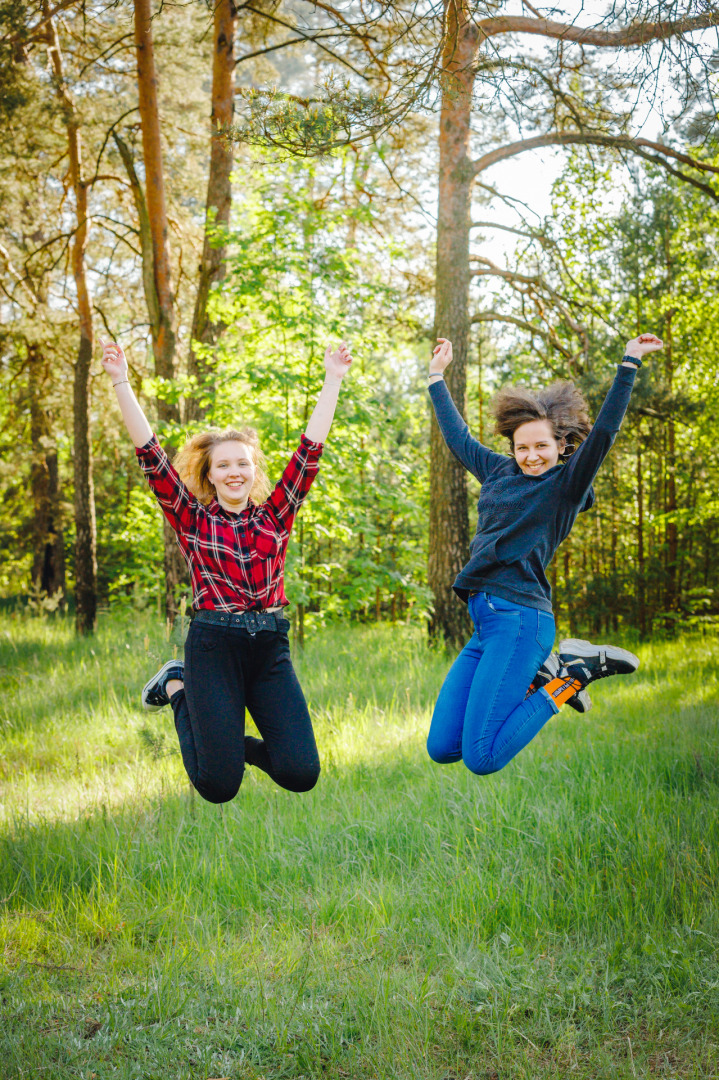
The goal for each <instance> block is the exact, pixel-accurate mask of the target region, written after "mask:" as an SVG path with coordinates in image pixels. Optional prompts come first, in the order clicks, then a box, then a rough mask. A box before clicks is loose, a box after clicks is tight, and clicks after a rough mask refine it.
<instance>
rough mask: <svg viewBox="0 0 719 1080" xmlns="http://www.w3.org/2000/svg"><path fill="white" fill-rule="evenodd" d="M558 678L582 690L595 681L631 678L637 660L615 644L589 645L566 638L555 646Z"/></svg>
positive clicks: (637, 658)
mask: <svg viewBox="0 0 719 1080" xmlns="http://www.w3.org/2000/svg"><path fill="white" fill-rule="evenodd" d="M559 663H560V664H561V671H560V674H561V675H567V676H569V678H572V679H576V680H577V682H578V683H579V684H580V685H581V687H582V690H583V689H584V688H585V687H586V686H589V684H590V683H593V682H596V681H597V679H608V678H609V677H610V676H612V675H633V674H634V672H635V671H636V670H637V668H638V667H639V657H638V656H635V655H634V653H632V652H629V649H620V647H619V646H618V645H592V643H591V641H582V640H581V638H566V639H565V640H564V641H560V643H559Z"/></svg>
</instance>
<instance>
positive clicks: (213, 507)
mask: <svg viewBox="0 0 719 1080" xmlns="http://www.w3.org/2000/svg"><path fill="white" fill-rule="evenodd" d="M254 508H255V504H254V503H253V501H252V499H248V500H247V506H246V507H245V509H244V510H240V512H239V514H233V513H232V511H231V510H225V508H224V506H222V505H221V503H219V502H218V501H217V499H215V498H213V499H210V501H209V502H208V503H207V512H208V513H209V514H215V515H219V516H220V517H225V518H229V520H230V521H239V520H240V518H241V517H243V515H244V514H246V513H248V511H250V510H254Z"/></svg>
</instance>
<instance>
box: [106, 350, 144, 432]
mask: <svg viewBox="0 0 719 1080" xmlns="http://www.w3.org/2000/svg"><path fill="white" fill-rule="evenodd" d="M100 344H101V345H102V366H103V367H104V369H105V371H106V372H107V374H108V375H109V376H110V378H111V379H112V385H113V386H114V388H115V395H116V397H117V403H118V405H119V406H120V412H121V413H122V419H123V420H124V421H125V427H126V428H127V433H128V435H129V436H130V438H131V439H132V441H133V442H134V444H135V446H137V447H140V446H146V445H147V443H149V441H150V439H151V438H152V428H151V427H150V424H149V423H148V420H147V417H146V416H145V414H144V412H143V411H142V408H141V406H140V402H139V401H138V400H137V398H136V397H135V391H134V390H133V389H132V386H131V385H130V380H129V379H128V377H127V372H128V367H127V360H126V359H125V353H124V352H123V350H122V346H121V345H117V344H115V342H114V341H103V340H102V338H100Z"/></svg>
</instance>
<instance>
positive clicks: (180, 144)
mask: <svg viewBox="0 0 719 1080" xmlns="http://www.w3.org/2000/svg"><path fill="white" fill-rule="evenodd" d="M0 21H1V29H0V91H1V100H2V105H1V107H0V291H1V295H0V316H1V322H2V325H1V326H0V410H1V412H2V444H1V445H2V453H1V459H0V489H1V491H2V501H1V506H0V547H1V549H2V560H1V564H0V593H1V595H2V597H3V598H4V602H5V603H6V604H10V605H15V604H17V603H29V604H30V606H31V607H35V608H39V609H41V610H43V611H53V610H55V609H57V608H58V607H61V606H64V605H69V606H70V608H71V610H72V611H73V612H74V615H75V620H76V626H77V629H78V631H79V632H81V633H91V632H92V631H93V630H94V627H95V623H96V617H97V612H98V610H99V609H101V608H103V607H106V606H108V605H110V606H123V605H126V606H130V607H133V608H136V607H141V608H142V607H148V608H150V609H152V610H155V609H157V610H158V611H159V612H164V613H165V614H166V615H167V617H168V618H170V619H172V618H174V616H175V614H176V612H177V610H178V607H179V606H180V605H181V601H182V597H183V596H186V595H187V593H188V587H187V584H186V578H185V575H184V570H183V567H182V565H181V564H178V555H177V552H176V549H175V546H174V544H173V542H172V537H171V536H168V534H167V531H166V530H165V531H164V532H163V525H162V521H161V516H160V514H159V511H158V510H157V509H156V507H155V506H154V503H153V500H152V498H151V496H150V494H149V492H148V490H147V488H146V486H145V485H144V481H143V479H142V476H141V473H140V471H139V469H138V467H137V465H136V463H135V455H134V450H133V447H132V445H131V443H130V441H129V439H128V438H127V436H126V435H125V433H124V430H123V429H122V426H121V420H120V415H119V411H118V409H117V407H116V405H115V403H114V398H113V393H112V389H111V387H110V384H109V381H108V380H107V378H106V377H105V376H104V375H103V373H102V371H101V368H100V364H99V347H98V338H99V337H111V338H114V339H116V340H118V341H120V342H121V344H122V345H123V347H124V348H125V351H126V353H127V355H128V358H129V360H130V365H131V379H132V381H133V384H134V386H135V389H136V391H137V392H138V394H139V396H140V398H141V400H142V402H143V405H144V406H145V407H146V409H147V411H148V415H149V416H150V417H151V419H152V423H153V424H154V426H155V427H156V430H157V432H158V434H159V436H160V438H161V440H162V441H163V443H164V445H165V446H166V447H167V448H168V451H169V452H170V453H172V452H174V449H176V448H177V447H178V446H179V445H181V443H182V441H183V439H184V437H185V435H186V434H187V433H188V432H191V431H192V430H196V429H198V428H200V427H202V426H206V425H208V424H213V425H225V424H230V423H232V424H235V423H237V422H249V423H251V424H252V425H254V426H255V427H256V428H257V429H258V431H259V432H260V434H261V437H262V440H263V444H264V447H265V450H266V454H267V457H268V461H269V465H270V475H271V476H273V477H277V476H279V474H280V472H281V470H282V467H283V464H284V462H285V460H286V459H287V458H288V456H289V455H290V453H291V452H292V450H293V449H294V446H295V444H296V442H297V440H298V437H299V434H300V432H301V431H302V429H303V424H304V422H305V420H306V418H307V416H308V410H309V409H311V406H312V403H313V399H314V396H315V395H316V393H317V391H318V389H319V386H320V384H321V380H322V374H323V366H322V355H323V352H324V347H325V344H326V343H327V342H328V341H336V340H338V339H340V338H345V339H346V340H347V341H348V342H350V344H351V346H352V349H353V351H354V355H355V357H356V364H355V369H354V370H353V373H352V377H351V378H350V379H349V380H348V381H347V383H346V385H345V387H344V388H343V392H342V397H341V401H340V406H339V409H338V415H337V418H336V421H335V424H334V427H333V430H332V433H331V436H330V440H329V442H328V445H327V449H326V451H325V455H324V457H323V467H322V470H321V473H320V477H319V479H318V481H317V485H316V488H315V489H314V490H313V492H312V495H311V498H310V499H309V501H308V502H307V504H306V505H305V507H304V509H303V511H302V514H301V516H300V518H299V519H298V523H297V525H296V529H295V534H294V539H293V542H292V543H291V545H290V551H289V555H288V595H289V596H290V598H291V600H292V613H293V618H294V621H295V631H296V634H297V636H298V638H299V640H300V641H302V640H303V637H304V629H305V626H306V625H308V626H309V625H316V624H321V623H323V622H325V621H327V620H331V619H336V618H343V619H352V620H359V621H364V622H367V621H393V622H394V621H410V620H413V621H414V620H418V621H420V622H425V621H429V625H430V629H431V630H432V632H433V633H435V634H436V635H439V636H443V637H444V638H445V639H446V640H447V641H449V642H456V641H460V640H461V639H462V637H463V636H464V633H465V623H464V620H465V619H466V614H465V611H464V609H463V606H462V605H461V604H459V603H458V602H457V601H456V599H455V598H454V596H453V594H452V593H451V590H450V588H449V586H450V584H451V581H452V580H453V577H454V574H455V573H456V572H457V570H458V568H459V567H460V566H461V565H462V563H463V561H465V559H466V554H467V551H468V547H469V540H470V538H471V534H472V530H473V524H472V518H473V504H474V502H475V500H476V497H477V494H478V489H477V487H476V485H474V483H473V482H472V481H471V478H470V479H469V481H468V478H467V476H466V474H464V473H463V472H462V470H461V468H460V467H458V465H457V463H456V462H454V461H453V460H452V459H451V458H450V457H449V455H448V454H447V453H446V451H445V449H444V447H443V446H442V444H441V440H440V439H439V436H438V432H437V429H436V426H435V425H434V423H433V422H432V421H431V417H430V411H429V407H428V401H427V396H426V391H425V372H426V365H427V358H428V355H429V351H430V348H431V343H432V340H433V338H434V337H435V336H437V335H438V334H441V335H442V336H447V337H450V338H452V340H453V341H454V343H455V356H456V360H455V363H454V364H453V365H452V368H451V369H450V372H449V375H448V382H449V385H450V389H451V391H452V393H453V395H454V397H455V400H456V401H458V402H459V403H460V404H461V403H464V411H465V414H466V416H467V420H468V422H469V424H470V427H471V428H472V430H473V431H474V432H475V433H476V434H477V435H478V436H479V437H480V438H482V439H483V440H485V441H487V442H488V443H489V444H490V445H493V446H494V447H495V448H496V449H500V450H504V449H506V448H505V447H504V446H503V445H502V443H501V442H500V441H498V440H496V439H495V438H494V436H493V434H492V425H491V417H490V412H489V402H490V399H491V396H492V394H493V393H494V392H495V390H496V389H497V388H498V387H499V386H500V385H501V384H502V383H503V382H505V381H508V380H512V381H519V380H521V381H524V382H527V383H529V384H532V385H541V384H544V383H546V382H549V381H551V380H553V379H556V378H568V377H569V378H573V379H575V380H576V381H577V382H578V383H579V384H580V385H581V387H582V389H583V390H584V392H585V393H586V395H587V397H588V398H589V400H590V402H591V406H592V410H593V412H595V413H596V410H597V409H598V408H599V406H600V404H601V401H602V398H603V395H604V393H605V392H606V389H607V387H608V385H609V382H610V380H611V378H612V374H613V365H614V363H616V362H617V361H618V360H619V359H620V358H621V355H622V349H623V345H624V343H625V341H626V340H627V339H628V338H629V337H633V336H634V335H635V334H636V333H638V332H640V331H642V330H649V331H653V332H655V333H658V334H660V335H661V336H662V337H663V338H664V340H665V342H666V349H665V351H664V353H662V354H660V355H659V356H658V357H656V358H652V361H651V362H650V363H648V364H647V365H646V366H645V367H644V369H643V370H642V371H641V373H640V374H639V376H638V380H637V382H638V386H637V390H636V391H635V395H634V398H633V400H632V405H631V409H630V413H629V416H628V418H627V421H626V423H625V426H624V428H623V431H622V433H621V436H620V438H619V440H618V442H617V445H616V447H615V449H614V451H613V453H612V455H611V457H610V459H609V460H608V462H607V463H606V465H605V467H604V469H603V472H602V474H601V476H600V478H599V481H598V484H597V494H598V499H597V506H596V508H595V509H594V510H592V511H591V512H589V513H587V514H585V515H582V518H581V520H580V522H579V523H578V525H577V527H576V528H575V530H574V532H573V534H572V537H571V538H570V540H568V541H567V542H566V543H565V544H564V545H563V546H562V548H561V549H560V551H559V553H558V556H557V558H556V559H555V561H554V563H553V565H552V567H551V569H550V575H551V580H552V584H553V588H554V591H555V604H556V609H557V614H558V619H559V623H560V627H569V626H571V627H572V629H573V630H574V631H575V632H580V631H582V630H584V631H586V632H593V633H600V632H601V633H604V632H617V631H619V630H623V631H627V630H631V631H635V632H636V633H637V634H639V635H641V636H645V637H646V636H649V635H656V634H658V633H661V634H672V633H673V632H674V631H675V630H676V629H678V628H689V627H710V626H714V625H715V624H716V621H717V619H719V593H718V592H717V588H718V584H719V582H718V575H719V560H718V559H717V557H716V556H717V545H718V544H719V533H718V516H719V515H718V513H717V510H718V508H719V496H717V491H716V484H717V469H716V465H715V460H716V449H715V443H716V430H717V420H718V419H719V417H718V415H717V414H718V411H719V384H718V382H717V375H716V369H717V339H716V333H715V327H716V326H717V321H718V312H717V306H718V304H719V300H718V299H717V295H718V294H717V287H716V286H717V250H718V246H719V175H718V174H719V147H718V146H717V119H716V117H717V113H716V106H715V97H714V95H715V92H716V87H717V59H718V58H719V51H718V50H717V35H716V27H717V25H719V8H716V7H715V6H713V5H712V4H710V3H704V2H688V0H684V2H682V3H640V4H632V5H631V6H627V7H626V8H624V7H623V6H621V5H618V4H615V5H611V4H607V5H599V7H598V8H596V9H595V10H594V9H593V12H590V11H587V10H580V7H579V5H574V6H572V5H570V4H567V5H565V7H564V8H552V9H551V10H550V9H549V8H546V9H545V8H541V9H538V8H535V7H533V6H531V5H530V4H528V3H524V4H520V3H519V2H517V3H512V2H496V3H495V2H484V3H469V2H467V0H454V2H451V3H450V2H448V3H446V4H445V5H442V4H436V5H432V4H430V3H427V4H415V5H412V4H411V3H410V4H407V5H406V6H405V5H403V4H399V3H393V2H385V3H377V4H373V3H367V2H365V0H362V2H349V3H344V4H340V5H330V4H325V3H319V2H318V3H313V4H308V3H303V2H301V0H296V2H294V3H293V2H290V0H271V2H268V0H257V2H256V3H248V4H234V3H232V2H231V0H217V2H216V3H212V4H206V3H202V2H197V3H185V4H167V3H162V4H151V3H150V2H149V0H135V2H134V3H130V2H126V0H118V2H115V3H107V2H94V0H85V2H84V3H81V2H73V0H64V2H59V3H54V4H52V3H50V2H48V0H45V2H42V3H37V2H31V3H25V2H20V3H10V2H8V0H5V2H3V3H0ZM539 149H544V150H545V152H546V153H550V152H552V153H554V154H555V155H557V156H555V159H554V160H556V161H558V162H559V166H558V169H557V179H556V181H555V183H554V185H553V188H552V196H551V205H550V207H549V210H545V209H541V208H540V210H539V211H538V210H537V208H536V207H535V206H533V205H532V199H531V197H528V198H527V199H526V200H522V201H520V200H518V199H517V197H516V195H513V194H512V193H510V192H509V191H507V190H504V188H503V186H502V177H503V176H506V175H507V173H506V166H504V167H502V163H503V162H504V163H506V162H511V163H513V164H512V167H513V168H515V169H516V170H529V171H530V175H531V169H532V168H533V165H532V162H533V161H536V159H535V158H534V157H532V156H531V154H530V151H533V150H539ZM498 235H501V236H503V237H504V238H505V244H504V247H503V248H502V254H501V256H499V257H497V256H496V255H493V254H491V253H492V252H494V251H495V250H496V248H497V243H496V241H497V236H498Z"/></svg>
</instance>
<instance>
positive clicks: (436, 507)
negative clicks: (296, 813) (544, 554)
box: [428, 0, 478, 645]
mask: <svg viewBox="0 0 719 1080" xmlns="http://www.w3.org/2000/svg"><path fill="white" fill-rule="evenodd" d="M446 20H447V25H446V37H445V42H444V48H443V53H442V107H441V113H440V130H439V204H438V212H437V276H436V294H435V322H434V331H435V337H446V338H449V339H450V340H451V341H452V344H453V350H454V360H453V362H452V363H451V364H450V366H449V367H448V368H447V370H446V372H445V380H446V382H447V388H448V389H449V392H450V394H451V395H452V397H453V399H454V401H455V403H456V404H457V407H458V408H459V410H460V412H463V411H464V407H465V393H466V385H467V350H468V344H469V311H468V307H469V282H470V273H469V231H470V214H471V202H472V186H473V180H474V173H473V168H472V162H471V159H470V156H469V148H470V121H471V114H472V89H473V86H474V63H475V60H476V55H477V43H478V34H477V30H476V28H475V27H474V26H473V25H472V23H471V21H470V18H469V5H468V3H467V0H460V2H459V3H448V4H447V7H446ZM431 423H432V426H431V434H430V490H431V499H430V515H429V564H428V581H429V585H430V588H431V590H432V592H433V594H434V612H433V615H432V620H431V623H430V632H431V633H432V634H433V635H434V636H440V635H441V636H443V637H444V639H445V640H446V641H447V642H448V643H452V644H455V645H458V644H460V643H461V642H462V641H463V640H464V639H465V638H466V634H467V628H468V620H467V613H466V609H465V608H464V607H463V605H462V604H460V603H459V602H458V600H457V598H456V596H455V595H454V593H453V592H452V582H453V580H454V578H455V577H456V575H457V574H458V572H459V571H460V569H461V568H462V565H463V563H464V562H465V561H466V559H467V555H468V549H469V521H468V506H467V481H466V475H465V471H464V469H463V467H462V466H461V465H460V464H459V462H458V461H457V460H456V459H455V458H454V457H453V456H452V455H451V454H450V452H449V450H448V449H447V447H446V446H445V443H444V440H443V438H442V436H441V434H440V431H439V428H438V426H437V423H436V421H435V419H434V417H432V422H431Z"/></svg>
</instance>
